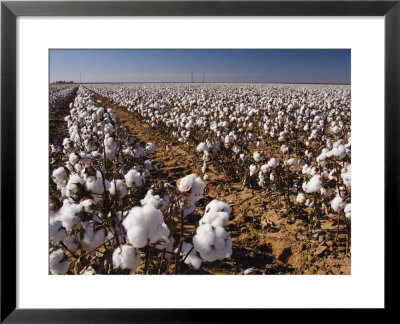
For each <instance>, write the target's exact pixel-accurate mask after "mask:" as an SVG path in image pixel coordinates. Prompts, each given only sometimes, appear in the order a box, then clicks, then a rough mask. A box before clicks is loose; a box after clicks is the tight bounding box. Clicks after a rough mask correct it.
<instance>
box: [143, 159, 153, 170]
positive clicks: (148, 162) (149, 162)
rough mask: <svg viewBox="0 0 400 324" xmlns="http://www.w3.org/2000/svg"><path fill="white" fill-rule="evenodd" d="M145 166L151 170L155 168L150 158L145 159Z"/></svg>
mask: <svg viewBox="0 0 400 324" xmlns="http://www.w3.org/2000/svg"><path fill="white" fill-rule="evenodd" d="M144 168H145V169H146V170H151V169H152V168H153V166H152V165H151V161H150V160H146V161H144Z"/></svg>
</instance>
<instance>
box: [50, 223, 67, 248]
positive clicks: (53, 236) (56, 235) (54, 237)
mask: <svg viewBox="0 0 400 324" xmlns="http://www.w3.org/2000/svg"><path fill="white" fill-rule="evenodd" d="M49 234H50V241H52V242H53V243H55V244H58V243H59V242H60V241H62V240H64V239H65V238H66V237H67V233H66V232H65V229H64V228H63V227H62V222H61V221H58V220H56V221H54V222H52V223H51V224H50V233H49Z"/></svg>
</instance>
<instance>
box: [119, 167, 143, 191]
mask: <svg viewBox="0 0 400 324" xmlns="http://www.w3.org/2000/svg"><path fill="white" fill-rule="evenodd" d="M124 178H125V182H126V185H127V186H128V187H133V186H135V187H137V188H140V187H141V186H143V184H144V183H145V182H146V180H145V178H144V177H143V176H142V175H141V174H140V173H139V172H138V171H136V170H134V169H133V170H130V171H129V172H128V173H127V174H125V176H124Z"/></svg>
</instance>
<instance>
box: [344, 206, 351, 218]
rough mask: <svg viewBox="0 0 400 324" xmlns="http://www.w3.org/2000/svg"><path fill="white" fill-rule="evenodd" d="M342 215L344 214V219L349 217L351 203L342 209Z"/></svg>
mask: <svg viewBox="0 0 400 324" xmlns="http://www.w3.org/2000/svg"><path fill="white" fill-rule="evenodd" d="M344 213H345V216H346V218H350V217H351V203H349V204H347V205H346V207H345V208H344Z"/></svg>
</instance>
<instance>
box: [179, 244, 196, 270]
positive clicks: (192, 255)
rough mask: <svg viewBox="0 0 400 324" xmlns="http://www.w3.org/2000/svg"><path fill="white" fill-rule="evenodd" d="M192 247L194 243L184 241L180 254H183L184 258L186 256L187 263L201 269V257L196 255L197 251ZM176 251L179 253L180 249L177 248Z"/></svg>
mask: <svg viewBox="0 0 400 324" xmlns="http://www.w3.org/2000/svg"><path fill="white" fill-rule="evenodd" d="M192 247H193V245H192V244H190V243H186V242H184V243H183V244H182V250H181V253H180V255H181V256H182V259H185V258H186V259H185V264H187V265H190V266H192V267H193V269H195V270H199V269H200V267H201V259H200V258H199V257H198V256H197V255H196V251H195V250H194V249H192ZM189 251H190V253H189ZM174 252H175V253H177V252H178V249H177V248H176V249H175V251H174ZM188 253H189V255H188Z"/></svg>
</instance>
